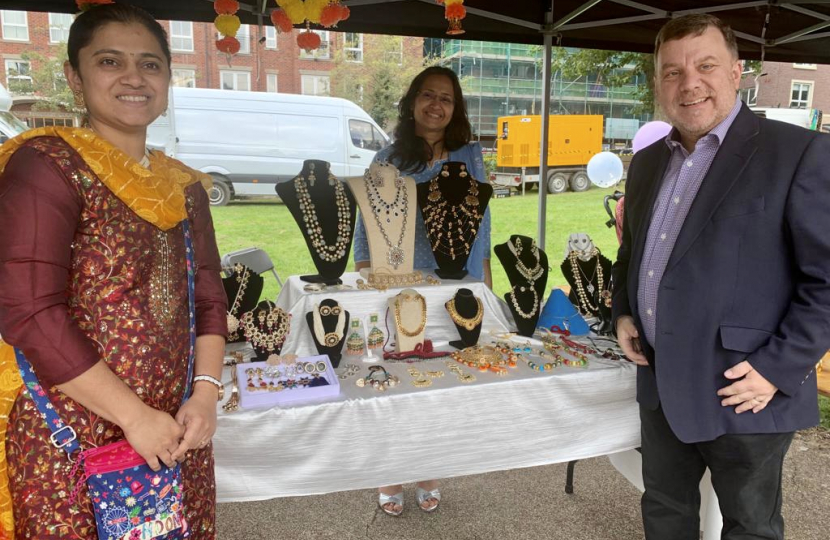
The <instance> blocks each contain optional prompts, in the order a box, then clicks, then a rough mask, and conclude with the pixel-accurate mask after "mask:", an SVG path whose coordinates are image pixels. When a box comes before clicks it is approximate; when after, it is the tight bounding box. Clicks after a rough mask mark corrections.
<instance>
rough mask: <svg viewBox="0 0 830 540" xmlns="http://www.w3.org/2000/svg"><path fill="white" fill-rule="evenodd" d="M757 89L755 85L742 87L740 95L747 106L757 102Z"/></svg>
mask: <svg viewBox="0 0 830 540" xmlns="http://www.w3.org/2000/svg"><path fill="white" fill-rule="evenodd" d="M757 93H758V91H757V89H756V88H755V87H752V88H742V89H741V92H740V95H741V99H742V100H743V101H744V103H746V104H747V105H749V106H754V105H757V102H758V95H757Z"/></svg>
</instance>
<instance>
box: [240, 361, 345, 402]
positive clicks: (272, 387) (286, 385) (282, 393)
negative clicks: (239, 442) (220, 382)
mask: <svg viewBox="0 0 830 540" xmlns="http://www.w3.org/2000/svg"><path fill="white" fill-rule="evenodd" d="M296 362H297V363H302V364H307V363H310V364H314V365H317V364H321V365H322V364H325V369H324V370H323V371H322V372H320V373H318V376H319V377H322V378H324V379H326V381H328V384H326V385H322V386H304V385H303V384H301V383H297V382H296V381H301V380H303V379H313V378H314V375H313V374H307V373H303V374H297V373H294V374H293V375H291V374H286V373H285V371H283V374H282V375H280V374H279V373H278V372H275V373H274V374H273V375H269V374H267V372H266V369H267V368H268V365H267V364H266V363H265V362H250V363H244V364H237V365H236V366H234V368H233V369H236V376H237V381H239V405H240V407H241V408H242V409H268V408H271V407H278V406H280V405H282V404H285V403H295V402H299V401H321V400H325V399H327V398H331V397H336V396H338V395H340V380H339V379H338V377H337V374H336V373H335V372H334V368H333V367H332V365H331V361H330V360H329V357H328V355H325V354H324V355H318V356H308V357H305V358H297V360H296ZM257 370H259V371H258V372H257ZM249 379H252V380H253V384H254V386H255V387H256V388H257V390H254V391H252V390H251V388H250V387H249V386H248V380H249ZM290 381H295V382H294V383H291V382H290ZM263 383H265V386H264V387H263V386H262V384H263ZM280 383H282V384H280ZM277 387H279V388H281V389H280V390H276V388H277Z"/></svg>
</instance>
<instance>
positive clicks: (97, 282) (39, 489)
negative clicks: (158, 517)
mask: <svg viewBox="0 0 830 540" xmlns="http://www.w3.org/2000/svg"><path fill="white" fill-rule="evenodd" d="M68 49H69V62H68V63H67V66H66V75H67V82H68V83H69V85H70V87H71V88H72V90H73V92H75V94H76V96H77V97H79V98H80V97H81V96H82V97H83V100H84V101H85V104H86V108H87V110H88V128H80V129H73V128H53V129H42V130H35V131H34V132H27V133H26V134H24V135H21V136H20V137H18V138H17V139H14V140H12V141H10V142H9V143H7V145H5V146H4V147H3V151H2V152H0V171H2V175H0V334H2V335H3V338H4V339H5V340H6V341H7V342H8V343H9V344H11V345H14V346H15V347H17V348H19V349H21V350H22V351H23V353H24V354H25V355H26V357H27V358H28V359H29V361H30V362H31V364H32V366H33V367H34V370H35V373H36V375H37V376H38V378H39V379H40V381H41V383H42V385H43V386H44V387H45V388H48V393H49V398H50V399H51V401H52V403H53V404H54V407H55V410H56V412H57V413H58V415H59V416H60V417H61V418H62V419H63V421H64V422H65V423H66V424H68V425H69V426H71V427H72V428H74V430H75V431H76V432H77V434H78V439H79V442H80V444H81V447H82V448H84V449H86V448H91V447H95V446H102V445H105V444H109V443H111V442H114V441H116V440H119V439H122V438H126V439H127V440H128V441H129V442H130V444H131V445H132V446H133V447H134V448H135V449H136V451H137V452H138V453H139V454H141V456H142V457H144V458H145V459H146V460H147V462H148V463H149V464H150V466H151V467H153V468H156V469H158V468H159V467H160V466H162V465H164V464H166V465H168V466H171V465H173V464H174V463H175V462H176V461H179V462H181V463H182V475H183V487H184V501H185V503H184V504H185V517H186V520H187V522H188V525H189V528H190V530H191V538H193V539H194V540H195V539H212V538H214V536H215V530H214V506H215V504H214V502H215V485H214V476H213V455H212V449H211V446H210V439H211V437H212V436H213V433H214V430H215V427H216V401H217V397H218V395H219V390H220V387H221V384H220V383H219V382H218V379H219V377H220V374H221V370H222V356H223V346H224V340H225V333H226V321H225V312H226V309H227V306H226V304H227V301H226V299H225V294H224V291H223V289H222V284H221V279H220V275H219V271H220V265H219V254H218V250H217V248H216V240H215V237H214V230H213V224H212V221H211V217H210V212H209V206H208V199H207V195H206V192H205V190H204V188H203V187H202V186H201V185H200V183H199V181H198V180H200V179H201V175H200V173H198V172H196V171H192V170H190V169H187V168H186V167H184V166H183V165H182V164H180V163H178V162H175V160H171V159H170V158H167V157H166V156H164V155H163V154H161V153H157V152H148V151H147V150H146V149H145V139H146V130H147V126H148V125H149V124H150V123H151V122H152V121H153V120H154V119H155V118H156V117H158V115H160V114H161V113H162V112H163V111H164V110H165V109H166V108H167V92H168V87H169V84H170V73H171V72H170V51H169V48H168V45H167V38H166V35H165V32H164V30H163V29H162V28H161V26H160V25H159V24H158V23H157V22H156V21H155V20H154V19H153V18H152V17H151V16H150V15H148V14H147V13H146V12H144V11H142V10H140V9H137V8H133V7H131V6H128V5H122V4H114V5H105V6H100V7H94V8H91V9H90V10H88V11H86V12H84V13H83V14H81V15H79V16H78V18H77V19H76V21H75V23H74V24H73V25H72V29H71V30H70V36H69V43H68ZM183 219H188V220H189V222H190V228H191V231H192V235H193V249H194V252H195V253H194V261H195V264H196V272H195V276H196V280H195V281H196V296H195V302H196V333H197V338H196V362H195V369H194V374H195V375H196V376H199V375H201V377H197V379H198V380H197V382H195V383H194V384H193V394H192V396H191V398H190V399H189V400H188V401H187V402H186V403H185V404H184V405H182V398H183V392H184V389H185V382H186V381H185V379H186V376H187V361H188V353H189V348H190V339H189V333H188V327H189V324H188V320H189V315H188V302H187V269H186V257H185V245H184V237H183V225H182V223H181V221H182V220H183ZM49 433H50V432H49V430H48V428H47V427H46V425H45V422H44V421H43V420H42V419H41V417H40V415H39V414H38V412H37V411H36V409H35V407H34V404H33V402H32V399H31V397H30V396H29V394H28V393H27V392H22V393H21V394H20V395H19V396H18V398H17V400H16V402H15V404H14V407H13V409H12V411H11V414H10V415H9V427H8V431H7V436H6V450H7V461H8V466H9V487H10V490H11V497H12V503H13V509H14V521H15V529H16V534H17V536H18V537H19V538H38V539H52V538H55V539H57V538H72V539H85V540H87V539H90V538H95V537H96V532H95V521H94V518H93V514H92V505H93V504H94V500H91V499H90V496H89V495H88V494H87V493H86V490H85V489H84V490H81V494H80V496H79V497H78V499H77V500H76V501H74V502H70V497H69V494H70V493H71V491H72V488H73V487H74V483H75V482H76V481H78V480H77V478H70V470H71V468H72V463H71V462H70V461H69V459H68V458H67V456H66V455H65V454H64V452H63V451H61V450H59V449H57V448H55V447H53V446H52V445H51V444H50V443H49Z"/></svg>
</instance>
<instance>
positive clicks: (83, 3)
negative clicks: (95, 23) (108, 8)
mask: <svg viewBox="0 0 830 540" xmlns="http://www.w3.org/2000/svg"><path fill="white" fill-rule="evenodd" d="M75 3H76V4H77V5H78V9H80V10H81V11H86V10H88V9H89V8H91V7H93V6H102V5H104V4H114V3H115V1H114V0H75Z"/></svg>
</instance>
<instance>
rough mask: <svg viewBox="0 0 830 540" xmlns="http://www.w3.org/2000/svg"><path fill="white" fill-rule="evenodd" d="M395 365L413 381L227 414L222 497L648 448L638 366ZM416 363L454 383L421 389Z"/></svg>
mask: <svg viewBox="0 0 830 540" xmlns="http://www.w3.org/2000/svg"><path fill="white" fill-rule="evenodd" d="M383 365H384V366H385V367H386V368H387V369H388V370H389V372H390V373H392V374H394V375H397V376H398V377H400V378H401V381H402V383H403V384H401V385H400V386H398V387H396V388H393V389H391V390H389V391H387V392H386V393H383V394H381V393H379V392H377V391H376V390H373V389H370V388H358V387H357V386H356V385H355V377H351V378H349V379H347V380H345V381H341V383H342V390H341V394H340V396H339V397H338V398H334V399H332V400H330V401H328V402H325V403H313V404H305V405H302V404H299V405H298V404H294V405H291V406H285V407H284V408H273V409H267V410H247V411H237V412H234V413H225V412H223V411H220V412H219V418H218V428H217V432H216V436H215V438H214V450H215V456H216V486H217V499H218V501H219V502H238V501H254V500H264V499H270V498H275V497H287V496H294V495H315V494H322V493H329V492H334V491H345V490H353V489H364V488H373V487H378V486H381V485H389V484H397V483H408V482H413V481H418V480H426V479H431V478H449V477H454V476H462V475H468V474H478V473H486V472H491V471H499V470H506V469H514V468H520V467H532V466H537V465H546V464H551V463H558V462H564V461H569V460H572V459H582V458H589V457H594V456H601V455H605V454H610V453H614V452H620V451H624V450H629V449H632V448H636V447H637V446H639V442H640V432H639V416H638V409H637V405H636V403H635V401H634V394H635V384H634V381H635V370H634V366H633V365H631V364H628V363H619V362H612V361H608V360H604V359H601V360H598V361H592V362H591V364H590V366H589V367H588V368H587V369H584V368H582V369H580V368H569V367H562V368H557V369H556V370H554V371H553V372H551V373H539V372H535V371H532V370H530V369H529V368H528V367H527V366H526V365H524V364H520V365H519V367H517V368H516V369H514V370H511V372H510V374H509V375H508V376H506V377H499V376H497V375H495V374H492V373H483V374H482V373H478V372H475V375H476V377H477V380H476V382H474V383H473V384H469V385H462V384H461V383H459V382H457V380H456V378H455V376H454V375H453V374H452V373H450V372H449V370H448V369H447V367H446V365H445V361H444V360H432V361H429V362H422V363H418V364H388V363H384V364H383ZM410 365H411V366H413V367H417V368H418V369H440V370H443V371H444V372H445V376H444V377H443V378H440V379H435V383H434V385H433V386H432V387H430V388H423V389H422V388H415V387H414V386H412V385H411V384H410V382H409V381H411V377H410V376H409V375H408V374H407V371H406V370H407V368H408V367H410ZM341 367H342V366H341ZM361 367H362V370H361V374H359V375H358V376H361V375H365V374H366V373H367V367H368V365H362V366H361ZM463 369H464V371H465V372H468V373H473V370H471V369H470V368H467V367H466V366H465V367H464V368H463ZM229 379H230V375H229V370H228V369H226V370H225V380H226V381H228V380H229ZM229 390H230V388H229V387H228V388H226V391H229Z"/></svg>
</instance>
